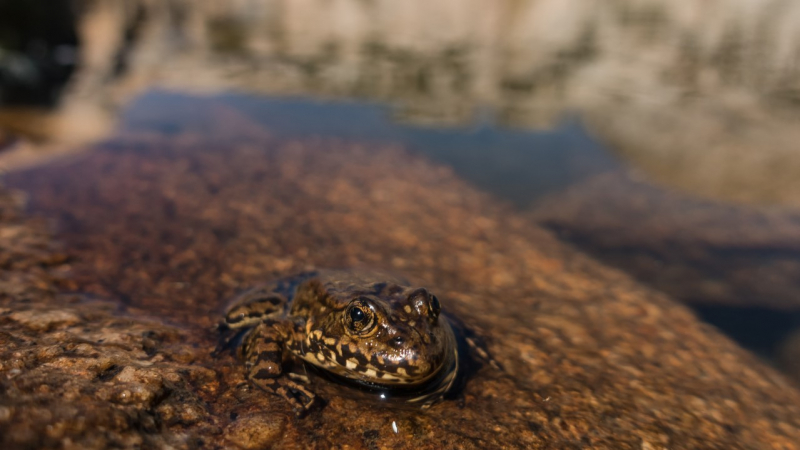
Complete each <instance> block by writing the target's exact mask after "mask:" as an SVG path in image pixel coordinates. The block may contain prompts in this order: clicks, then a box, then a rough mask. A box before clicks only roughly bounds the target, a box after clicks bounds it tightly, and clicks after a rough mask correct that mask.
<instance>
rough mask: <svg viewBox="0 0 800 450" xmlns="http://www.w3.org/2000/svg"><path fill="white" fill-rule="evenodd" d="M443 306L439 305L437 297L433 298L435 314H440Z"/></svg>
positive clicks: (432, 306)
mask: <svg viewBox="0 0 800 450" xmlns="http://www.w3.org/2000/svg"><path fill="white" fill-rule="evenodd" d="M441 307H442V305H440V304H439V299H438V298H436V296H435V295H432V296H431V309H432V310H433V312H434V313H438V312H439V310H440V309H441Z"/></svg>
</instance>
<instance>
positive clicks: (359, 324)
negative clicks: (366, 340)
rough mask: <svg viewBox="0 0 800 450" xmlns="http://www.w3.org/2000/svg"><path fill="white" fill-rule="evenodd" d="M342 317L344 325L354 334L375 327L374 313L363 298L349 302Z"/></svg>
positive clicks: (362, 332)
mask: <svg viewBox="0 0 800 450" xmlns="http://www.w3.org/2000/svg"><path fill="white" fill-rule="evenodd" d="M342 319H343V320H344V325H345V327H347V329H348V330H349V331H350V332H352V333H354V334H358V335H364V334H367V333H369V332H370V331H372V329H373V328H375V313H374V312H373V311H372V308H370V307H369V304H368V303H367V300H366V299H363V298H361V299H357V300H353V301H352V302H350V304H349V305H348V306H347V309H346V310H345V311H344V317H343V318H342Z"/></svg>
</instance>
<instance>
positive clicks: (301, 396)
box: [242, 321, 315, 415]
mask: <svg viewBox="0 0 800 450" xmlns="http://www.w3.org/2000/svg"><path fill="white" fill-rule="evenodd" d="M287 333H288V331H286V330H284V329H283V327H282V324H281V323H279V322H274V321H267V322H262V323H260V324H259V325H258V326H256V328H255V329H254V330H253V331H252V332H251V333H250V334H249V335H248V336H247V338H246V341H245V345H244V347H243V348H242V357H243V358H244V361H245V368H246V370H247V378H248V379H249V380H250V382H252V383H253V384H254V385H256V386H258V387H259V388H261V389H263V390H265V391H267V392H272V393H274V394H278V395H280V396H281V397H283V398H284V399H286V401H288V402H289V404H290V405H292V409H294V410H295V412H296V413H297V414H298V415H300V414H302V413H304V412H305V411H307V410H308V409H309V408H310V407H311V405H312V404H313V403H314V398H315V396H314V393H313V392H311V391H310V390H308V389H307V388H306V387H305V386H303V385H301V384H299V383H297V382H295V381H293V380H291V379H289V378H288V377H286V376H282V375H283V366H282V363H283V350H282V349H283V347H284V343H285V341H286V336H287V335H288V334H287Z"/></svg>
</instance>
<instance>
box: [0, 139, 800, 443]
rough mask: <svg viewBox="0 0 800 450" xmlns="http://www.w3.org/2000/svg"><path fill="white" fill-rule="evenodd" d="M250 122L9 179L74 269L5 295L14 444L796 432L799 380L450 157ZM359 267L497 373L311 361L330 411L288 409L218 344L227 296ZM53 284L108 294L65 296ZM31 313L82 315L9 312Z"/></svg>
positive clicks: (108, 149)
mask: <svg viewBox="0 0 800 450" xmlns="http://www.w3.org/2000/svg"><path fill="white" fill-rule="evenodd" d="M247 139H249V138H243V139H242V140H238V141H235V142H232V143H230V144H229V145H225V146H220V145H219V143H214V141H213V140H206V139H204V136H203V135H202V134H194V135H179V136H175V137H172V138H165V137H158V136H148V137H136V136H129V137H127V138H125V139H118V140H116V141H112V142H109V143H108V144H105V149H102V150H100V151H97V152H95V153H92V154H90V155H88V156H86V157H85V158H83V159H81V160H79V161H75V162H72V163H64V164H60V165H56V166H51V167H44V168H41V169H37V170H35V171H30V172H25V173H19V174H15V175H12V176H10V177H9V178H8V181H9V183H11V184H12V185H13V186H15V187H21V188H25V189H26V190H27V191H28V192H29V193H30V197H31V202H30V205H31V210H32V211H34V212H36V213H39V214H45V215H47V216H49V217H54V218H60V219H61V220H60V221H59V227H60V234H59V239H60V241H61V242H62V243H63V245H64V249H65V252H66V254H67V255H68V256H69V261H70V262H69V265H70V272H69V276H68V277H67V276H66V274H61V272H58V269H57V268H55V267H54V268H50V269H48V270H49V272H48V270H44V269H42V270H41V273H42V274H43V275H42V277H43V278H42V280H41V283H43V288H44V289H40V290H34V291H30V292H32V293H36V294H35V295H33V294H27V298H28V300H24V299H23V296H21V295H17V294H15V295H14V296H9V299H8V300H7V301H5V303H2V304H0V306H2V307H3V308H6V311H5V312H4V313H3V314H4V316H3V319H2V322H0V336H2V339H4V346H3V352H4V354H3V355H2V356H3V358H2V361H4V363H3V364H4V366H3V370H2V371H0V374H2V376H3V378H2V380H3V381H2V385H1V386H2V388H3V395H0V408H3V409H2V410H0V418H3V417H5V418H6V419H3V420H4V422H0V427H2V428H0V432H1V433H2V436H3V439H5V440H6V443H11V444H7V445H14V446H17V447H41V446H43V445H47V444H50V445H55V444H57V443H63V442H66V440H69V442H77V443H79V444H78V445H82V446H85V447H103V446H109V445H114V446H120V447H137V446H143V447H147V446H153V447H156V446H174V447H179V448H180V447H214V446H238V447H241V448H268V447H272V448H311V447H316V448H352V449H364V448H421V449H434V448H436V449H438V448H465V449H468V448H539V449H548V448H578V447H584V448H609V449H611V448H614V449H617V448H652V449H657V448H670V449H684V448H685V449H694V448H726V449H727V448H731V449H751V448H752V449H755V448H788V449H792V448H797V443H798V442H800V392H798V391H797V389H796V388H794V387H792V386H791V385H790V384H789V383H788V382H787V380H786V379H784V378H783V377H782V376H781V375H780V374H778V373H777V372H776V371H775V370H773V369H772V368H770V367H766V366H765V365H764V364H762V363H760V362H759V361H758V360H756V358H755V357H753V356H752V355H750V354H749V353H747V352H745V351H743V350H742V349H740V348H739V347H737V346H736V345H735V344H733V343H732V342H730V341H729V340H728V339H726V338H725V337H724V336H722V335H721V334H720V333H719V332H717V331H715V330H714V329H712V328H710V327H708V326H706V325H704V324H702V323H700V322H699V321H698V320H697V319H696V318H695V317H694V315H693V314H692V313H691V312H690V311H689V310H688V309H687V308H686V307H684V306H681V305H680V304H678V303H676V302H675V301H673V300H672V299H670V298H669V297H667V296H665V295H664V294H662V293H659V292H657V291H655V290H652V289H649V288H646V287H644V286H642V285H640V284H638V283H636V282H634V281H633V280H632V279H631V278H630V277H628V276H626V275H625V274H623V273H621V272H620V271H617V270H614V269H610V268H608V267H605V266H603V265H601V264H598V263H597V262H596V261H594V260H592V259H591V258H588V257H586V256H583V255H582V254H580V253H578V252H576V251H575V250H574V249H572V248H571V247H569V246H567V245H564V244H562V243H560V242H559V241H557V240H556V239H555V238H554V237H553V236H551V235H550V234H549V233H547V232H545V231H543V230H541V229H540V228H538V227H536V226H533V225H531V222H530V220H528V219H527V218H525V217H522V216H520V215H518V214H517V213H515V212H514V211H513V210H512V209H511V208H509V207H507V206H506V205H503V204H498V202H497V201H496V200H495V199H492V198H490V197H488V196H485V195H483V194H481V193H479V192H476V191H475V190H474V189H473V188H471V187H470V186H469V185H467V184H466V183H464V182H462V181H460V180H459V179H457V178H456V177H455V176H454V175H453V173H452V172H451V170H449V169H447V168H444V167H440V166H437V165H434V164H431V163H430V162H428V161H427V160H425V159H422V158H418V157H412V156H410V155H409V154H408V153H407V152H406V151H404V150H403V149H400V148H396V147H393V146H370V147H367V146H365V145H363V144H359V143H355V142H345V141H340V140H335V139H297V140H292V141H288V142H285V141H274V140H269V139H266V140H261V139H256V138H254V139H253V140H251V141H248V140H247ZM0 235H1V233H0ZM359 265H363V266H369V267H380V268H384V269H389V270H395V271H399V272H401V273H403V274H405V275H407V276H408V277H409V278H411V280H412V281H413V282H415V283H418V284H422V285H425V286H427V287H428V288H430V289H431V290H432V291H434V292H436V293H437V296H438V297H439V298H440V299H441V300H442V302H443V305H444V306H443V307H444V308H445V310H446V311H449V312H450V313H451V314H453V315H455V316H457V317H459V318H460V319H461V320H463V321H464V322H465V323H466V324H467V325H468V326H469V327H470V328H471V329H473V331H474V332H475V333H476V334H477V335H478V336H481V337H483V338H485V340H486V341H487V346H488V349H489V351H490V352H491V354H492V355H493V357H494V358H495V359H496V360H497V362H498V363H499V364H500V365H501V366H502V367H503V370H498V369H495V368H493V367H491V366H488V365H487V366H484V367H482V368H480V369H478V370H475V371H474V373H472V378H470V379H469V380H468V381H467V383H466V385H465V387H464V389H463V391H462V392H461V393H460V395H459V396H458V397H459V398H456V399H453V400H446V401H444V402H442V403H439V404H437V405H434V406H433V407H432V408H431V409H430V410H428V411H424V412H422V411H418V410H414V409H408V408H402V407H399V406H395V405H392V404H385V403H380V402H377V401H368V400H367V399H365V398H363V397H357V396H354V395H353V389H352V388H349V387H345V386H340V385H336V384H332V383H330V382H327V381H325V380H322V379H319V378H318V377H314V376H313V374H312V375H311V376H312V382H313V389H314V390H316V391H317V392H318V393H319V394H320V396H321V397H322V398H323V399H325V400H326V401H327V404H326V405H324V407H322V408H320V409H318V410H314V411H312V412H310V413H309V414H308V415H307V416H306V417H304V418H296V417H294V415H293V414H292V412H291V411H290V409H289V408H288V406H287V405H286V403H285V402H283V401H282V400H281V399H280V398H279V397H277V396H273V395H267V394H265V393H263V392H261V391H258V390H255V389H253V388H252V387H251V386H250V385H249V384H248V383H246V382H245V380H244V374H243V371H242V368H241V365H240V364H239V363H237V362H236V361H235V359H234V358H233V357H232V356H231V355H229V354H224V353H223V354H219V355H216V356H212V354H211V350H212V349H213V348H214V342H215V339H216V335H215V332H214V331H213V325H214V324H215V323H217V321H218V320H219V319H220V314H221V313H220V311H221V309H222V308H223V307H224V304H225V303H226V302H227V300H228V299H229V297H230V296H231V295H233V294H234V293H235V292H236V291H238V290H241V289H243V288H246V287H248V286H252V285H254V284H256V283H258V282H261V281H264V280H266V279H270V278H274V277H278V276H283V275H288V274H290V273H292V272H297V271H300V270H304V269H309V268H314V267H342V266H359ZM53 271H56V272H58V273H59V274H61V275H63V276H59V277H55V278H54V279H48V278H47V274H48V273H50V272H53ZM48 280H49V281H48ZM17 282H21V281H17ZM48 283H49V284H48ZM58 286H60V287H63V286H69V287H70V288H71V289H70V290H72V291H80V292H84V293H85V296H94V297H100V298H107V299H114V298H116V299H119V301H120V302H121V304H122V306H121V307H120V309H119V310H116V311H115V310H103V309H98V308H93V307H91V306H88V305H89V304H88V303H84V300H81V301H74V302H72V303H68V304H65V303H64V302H63V301H59V300H57V299H58V298H60V297H57V296H55V293H54V292H55V289H54V287H58ZM15 292H16V291H15ZM21 292H28V291H27V290H24V289H23V290H22V291H21ZM85 296H84V297H85ZM30 310H35V311H43V312H44V311H60V312H58V313H56V314H57V315H56V316H54V317H58V315H59V314H72V315H74V316H75V317H78V320H79V321H78V322H77V323H74V324H71V325H70V324H69V321H61V322H59V321H56V322H53V323H52V325H51V328H45V329H42V328H37V329H36V330H33V329H30V328H28V327H26V326H25V325H24V323H23V322H20V321H16V320H12V319H10V315H12V314H18V313H19V312H20V311H30ZM30 315H31V314H30V313H29V316H30ZM23 317H25V316H24V315H23ZM147 317H158V318H160V319H162V320H164V321H168V322H169V323H170V324H172V325H167V324H161V323H158V322H155V321H153V320H147V319H146V318H147ZM44 330H47V331H44ZM104 336H105V338H104ZM99 339H108V341H103V342H98V340H99ZM32 342H35V344H32ZM104 342H109V343H107V344H105V343H104ZM65 395H66V396H71V397H73V398H74V400H72V401H70V402H69V403H67V402H64V401H63V398H64V396H65ZM42 405H44V406H42ZM48 432H49V433H54V434H53V435H52V436H50V435H48ZM65 446H66V445H65Z"/></svg>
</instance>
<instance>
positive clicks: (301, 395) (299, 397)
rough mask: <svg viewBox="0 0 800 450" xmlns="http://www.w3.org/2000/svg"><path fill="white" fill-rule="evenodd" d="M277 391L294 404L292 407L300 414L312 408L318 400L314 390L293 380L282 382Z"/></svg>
mask: <svg viewBox="0 0 800 450" xmlns="http://www.w3.org/2000/svg"><path fill="white" fill-rule="evenodd" d="M276 391H277V393H278V394H279V395H280V396H281V397H283V398H285V399H286V401H288V402H289V404H290V405H292V409H293V410H294V412H295V414H297V415H298V416H302V415H303V414H305V413H306V412H307V411H308V410H309V409H311V407H312V406H313V405H314V401H315V400H316V395H314V393H313V392H311V391H310V390H308V388H306V387H305V386H303V385H301V384H299V383H295V382H294V381H291V380H286V381H285V382H283V383H281V386H280V387H279V388H278V389H277V390H276Z"/></svg>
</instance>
